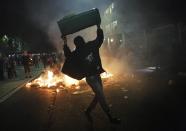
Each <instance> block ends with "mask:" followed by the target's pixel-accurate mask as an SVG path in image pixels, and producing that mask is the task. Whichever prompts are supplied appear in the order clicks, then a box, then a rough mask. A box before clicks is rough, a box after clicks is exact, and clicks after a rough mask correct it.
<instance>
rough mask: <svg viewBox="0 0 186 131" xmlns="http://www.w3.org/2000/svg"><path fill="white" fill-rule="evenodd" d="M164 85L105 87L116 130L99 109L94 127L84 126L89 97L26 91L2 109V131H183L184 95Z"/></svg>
mask: <svg viewBox="0 0 186 131" xmlns="http://www.w3.org/2000/svg"><path fill="white" fill-rule="evenodd" d="M168 80H169V78H166V76H164V75H161V74H159V75H158V76H154V75H152V74H150V75H140V76H139V75H137V76H134V77H130V78H129V77H122V76H120V77H113V78H112V79H110V80H107V81H105V82H104V85H105V88H104V91H105V95H106V98H107V101H108V103H109V106H110V107H111V110H112V112H113V114H115V115H116V116H118V117H120V118H121V120H122V123H121V124H120V125H113V124H111V123H110V122H109V120H108V119H107V117H106V115H105V114H104V113H103V111H102V110H101V108H100V106H99V105H98V106H97V107H96V109H95V111H94V112H93V113H92V116H93V119H94V123H93V124H90V123H89V122H88V121H87V119H86V117H85V116H84V113H83V110H84V109H85V108H86V107H87V106H88V104H89V102H90V101H91V99H92V98H93V95H94V94H93V93H92V92H91V91H86V92H84V93H80V94H73V92H74V90H68V91H62V90H61V91H60V92H58V93H57V92H56V91H55V90H54V89H41V88H26V87H24V88H22V89H21V90H20V91H19V92H17V93H16V94H14V95H13V96H12V97H11V98H9V99H8V100H7V101H5V102H4V103H1V104H0V115H1V116H0V131H14V130H16V131H71V130H72V131H89V130H91V131H103V130H105V131H185V130H186V124H185V123H186V106H185V105H186V91H185V89H184V86H183V84H182V86H181V85H180V84H178V83H174V82H173V84H170V85H168ZM85 86H86V85H85ZM84 89H85V90H87V89H88V87H84Z"/></svg>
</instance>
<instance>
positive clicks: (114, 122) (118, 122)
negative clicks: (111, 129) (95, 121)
mask: <svg viewBox="0 0 186 131" xmlns="http://www.w3.org/2000/svg"><path fill="white" fill-rule="evenodd" d="M110 122H111V123H112V124H120V123H121V119H119V118H110Z"/></svg>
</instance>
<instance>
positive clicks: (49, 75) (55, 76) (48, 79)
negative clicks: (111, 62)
mask: <svg viewBox="0 0 186 131" xmlns="http://www.w3.org/2000/svg"><path fill="white" fill-rule="evenodd" d="M112 76H113V75H112V74H110V73H107V72H104V73H102V74H101V78H103V79H105V78H109V77H112ZM83 81H85V79H83ZM79 82H80V81H78V80H76V79H73V78H71V77H69V76H67V75H63V74H62V73H61V72H58V73H54V72H53V71H52V70H50V69H47V70H45V71H44V73H43V74H41V75H40V77H39V78H37V79H35V80H33V81H31V82H29V83H27V84H26V87H31V86H36V87H42V88H43V87H48V88H51V87H57V86H59V87H63V88H64V87H68V88H69V87H72V86H75V89H79V88H80V86H79Z"/></svg>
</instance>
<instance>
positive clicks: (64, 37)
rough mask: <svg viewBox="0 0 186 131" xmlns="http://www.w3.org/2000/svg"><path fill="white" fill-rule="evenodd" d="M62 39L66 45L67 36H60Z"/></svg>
mask: <svg viewBox="0 0 186 131" xmlns="http://www.w3.org/2000/svg"><path fill="white" fill-rule="evenodd" d="M62 39H63V41H64V45H66V44H67V37H66V36H62Z"/></svg>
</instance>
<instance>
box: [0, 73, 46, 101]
mask: <svg viewBox="0 0 186 131" xmlns="http://www.w3.org/2000/svg"><path fill="white" fill-rule="evenodd" d="M42 72H43V71H41V72H40V73H39V74H38V75H36V76H34V77H33V78H31V79H29V80H28V81H26V82H24V83H23V84H20V85H19V86H17V87H15V88H14V89H12V90H11V91H10V92H8V93H7V94H6V95H4V96H2V97H1V98H0V103H2V102H4V101H6V100H7V99H8V98H9V97H11V96H12V95H13V94H14V93H16V92H17V91H19V90H20V89H21V88H22V87H24V86H25V85H26V83H28V82H31V81H32V80H34V79H36V78H37V77H39V76H40V75H41V73H42Z"/></svg>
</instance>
